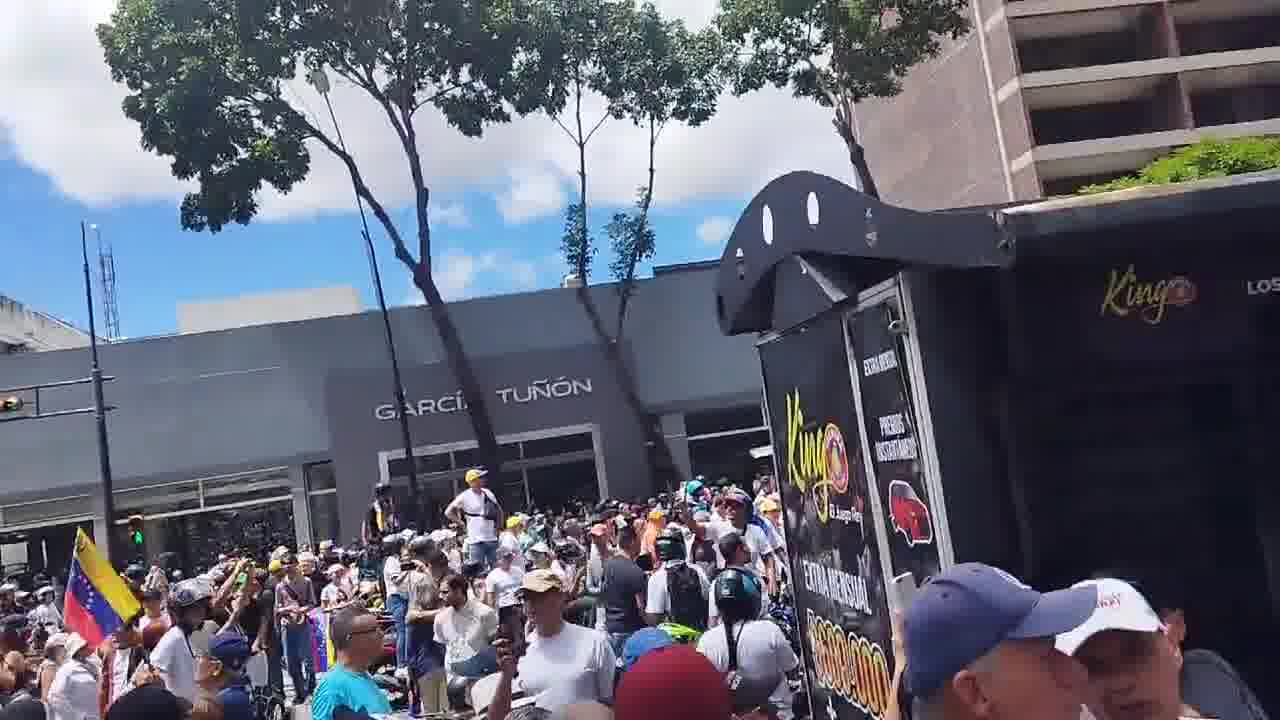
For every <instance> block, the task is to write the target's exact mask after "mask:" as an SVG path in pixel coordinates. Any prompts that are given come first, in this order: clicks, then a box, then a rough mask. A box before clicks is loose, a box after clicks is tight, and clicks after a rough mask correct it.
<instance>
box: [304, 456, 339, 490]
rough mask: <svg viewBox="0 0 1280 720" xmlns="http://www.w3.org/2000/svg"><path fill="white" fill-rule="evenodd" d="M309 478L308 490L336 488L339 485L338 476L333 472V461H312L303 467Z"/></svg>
mask: <svg viewBox="0 0 1280 720" xmlns="http://www.w3.org/2000/svg"><path fill="white" fill-rule="evenodd" d="M302 472H303V475H305V476H306V478H307V491H308V492H315V491H316V490H334V489H336V488H337V487H338V479H337V476H336V475H335V474H334V472H333V463H332V462H319V463H312V464H310V465H307V466H305V467H304V468H302Z"/></svg>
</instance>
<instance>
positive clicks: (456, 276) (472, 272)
mask: <svg viewBox="0 0 1280 720" xmlns="http://www.w3.org/2000/svg"><path fill="white" fill-rule="evenodd" d="M546 265H547V263H546V261H545V260H541V261H538V260H527V259H523V258H520V257H517V256H516V255H515V254H514V253H512V252H510V251H507V250H494V251H489V252H484V253H479V254H472V253H468V252H465V251H463V250H456V249H448V250H445V251H444V252H442V253H441V254H440V256H439V257H438V258H436V260H435V262H434V263H433V264H432V273H433V275H434V277H435V281H436V287H437V288H438V289H439V290H440V295H441V297H443V298H444V299H445V300H449V301H453V300H463V299H466V298H469V297H474V296H475V295H476V294H477V293H478V292H479V291H480V290H481V289H480V288H477V285H478V284H480V283H481V282H482V281H483V282H485V283H487V285H488V287H485V288H483V290H484V291H485V292H486V293H491V292H495V291H496V292H518V291H521V290H533V289H534V288H536V287H537V286H538V278H539V276H540V275H541V273H542V271H543V270H546V269H549V268H548V267H546ZM404 304H406V305H422V304H424V302H423V299H422V293H421V292H420V291H419V290H418V288H417V287H416V286H414V284H413V281H412V280H410V281H409V290H408V294H407V295H406V296H405V301H404Z"/></svg>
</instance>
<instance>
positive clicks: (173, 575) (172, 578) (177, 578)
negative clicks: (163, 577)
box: [169, 568, 186, 583]
mask: <svg viewBox="0 0 1280 720" xmlns="http://www.w3.org/2000/svg"><path fill="white" fill-rule="evenodd" d="M185 577H186V575H185V574H184V573H183V572H182V570H181V569H180V568H174V569H173V571H172V572H170V573H169V582H171V583H180V582H182V579H183V578H185Z"/></svg>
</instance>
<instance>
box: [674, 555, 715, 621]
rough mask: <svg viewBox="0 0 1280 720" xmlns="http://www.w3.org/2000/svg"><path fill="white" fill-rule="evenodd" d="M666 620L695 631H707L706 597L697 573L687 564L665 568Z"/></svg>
mask: <svg viewBox="0 0 1280 720" xmlns="http://www.w3.org/2000/svg"><path fill="white" fill-rule="evenodd" d="M667 597H668V598H669V600H670V610H669V611H668V612H667V619H668V620H669V621H670V622H674V623H679V624H681V625H685V626H687V627H691V628H693V629H695V630H706V629H707V596H706V594H705V593H704V592H703V591H702V579H701V578H700V577H698V571H697V570H694V569H693V568H692V567H690V566H689V565H688V564H681V565H677V566H675V567H670V568H667Z"/></svg>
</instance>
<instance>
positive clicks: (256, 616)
mask: <svg viewBox="0 0 1280 720" xmlns="http://www.w3.org/2000/svg"><path fill="white" fill-rule="evenodd" d="M271 607H272V611H273V612H274V610H275V602H274V601H273V602H272V603H271ZM262 618H263V614H262V593H258V595H257V597H255V598H254V599H252V600H250V601H249V604H248V606H246V607H245V609H244V610H241V611H240V629H241V630H244V634H245V637H247V638H249V642H253V641H254V640H255V639H256V638H257V637H258V631H259V630H260V629H262Z"/></svg>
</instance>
